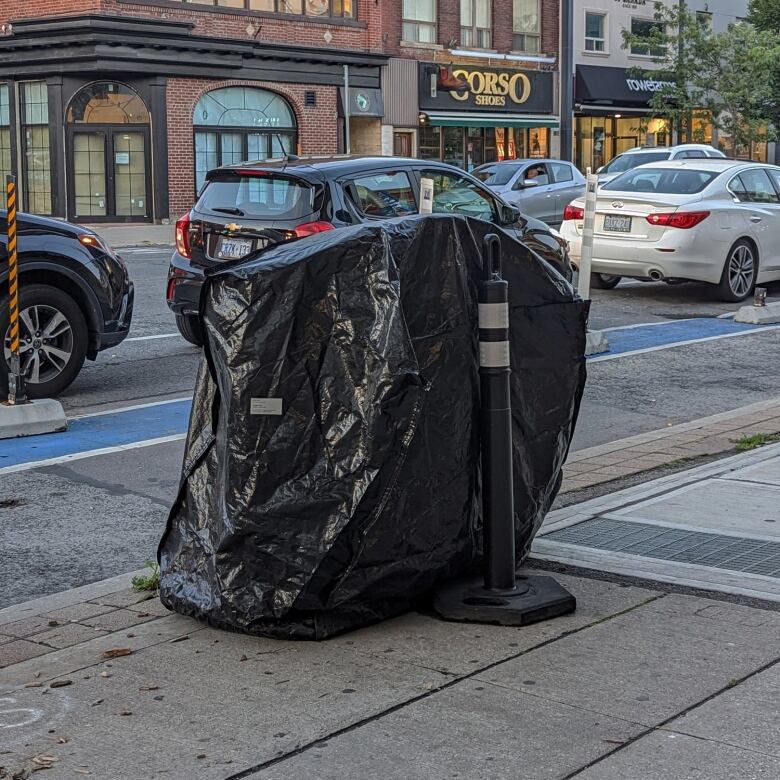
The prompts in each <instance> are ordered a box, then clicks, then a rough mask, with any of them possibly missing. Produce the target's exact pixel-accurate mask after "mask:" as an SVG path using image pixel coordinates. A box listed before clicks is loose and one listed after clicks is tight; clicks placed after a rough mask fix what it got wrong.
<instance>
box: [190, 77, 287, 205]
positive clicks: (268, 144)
mask: <svg viewBox="0 0 780 780" xmlns="http://www.w3.org/2000/svg"><path fill="white" fill-rule="evenodd" d="M192 123H193V125H194V127H195V189H196V190H200V188H201V186H202V185H203V182H204V181H205V178H206V173H207V172H208V171H209V170H211V169H212V168H216V167H218V166H220V165H230V164H233V163H239V162H242V161H243V160H262V159H266V158H269V157H281V156H283V155H284V154H289V153H291V152H292V151H293V150H294V149H295V139H296V122H295V116H294V115H293V112H292V109H291V108H290V106H289V104H288V103H287V101H286V100H285V99H284V98H283V97H282V96H281V95H277V94H275V93H274V92H269V91H268V90H265V89H253V88H250V87H227V88H225V89H217V90H214V91H213V92H207V93H206V94H205V95H203V97H201V99H200V100H199V101H198V103H197V105H196V106H195V111H194V112H193V116H192Z"/></svg>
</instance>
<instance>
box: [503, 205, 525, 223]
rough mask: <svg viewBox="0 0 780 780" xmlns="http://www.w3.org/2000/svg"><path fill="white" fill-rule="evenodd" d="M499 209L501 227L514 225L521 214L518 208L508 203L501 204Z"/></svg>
mask: <svg viewBox="0 0 780 780" xmlns="http://www.w3.org/2000/svg"><path fill="white" fill-rule="evenodd" d="M500 208H501V224H502V225H506V226H509V225H514V224H515V223H516V222H517V220H518V219H520V214H521V212H520V209H519V208H517V207H515V206H510V205H509V204H508V203H502V204H501V206H500Z"/></svg>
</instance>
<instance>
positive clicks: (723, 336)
mask: <svg viewBox="0 0 780 780" xmlns="http://www.w3.org/2000/svg"><path fill="white" fill-rule="evenodd" d="M778 328H780V325H762V326H761V327H760V328H751V329H750V330H741V331H739V333H721V334H720V335H719V336H706V337H705V338H700V339H689V340H688V341H675V342H672V343H671V344H658V345H656V346H654V347H643V348H642V349H632V350H630V351H629V352H617V353H615V354H614V355H602V356H601V357H594V358H589V359H588V363H602V362H603V361H605V360H617V359H618V358H624V357H630V356H631V355H642V354H643V353H645V352H659V351H660V350H662V349H672V348H673V347H685V346H687V345H688V344H701V343H703V342H705V341H717V340H718V339H733V338H736V337H737V336H749V335H750V334H751V333H766V332H767V331H769V330H777V329H778Z"/></svg>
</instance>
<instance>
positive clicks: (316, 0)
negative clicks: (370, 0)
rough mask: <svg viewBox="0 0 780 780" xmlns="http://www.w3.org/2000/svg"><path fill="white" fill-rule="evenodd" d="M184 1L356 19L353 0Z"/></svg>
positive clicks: (182, 0) (272, 11) (298, 14)
mask: <svg viewBox="0 0 780 780" xmlns="http://www.w3.org/2000/svg"><path fill="white" fill-rule="evenodd" d="M180 2H183V3H194V4H197V5H210V6H219V7H220V8H239V9H245V10H247V11H266V12H268V13H272V14H294V15H296V16H301V15H303V16H315V17H316V16H320V17H327V16H334V17H343V18H347V19H354V17H355V12H354V3H353V0H180Z"/></svg>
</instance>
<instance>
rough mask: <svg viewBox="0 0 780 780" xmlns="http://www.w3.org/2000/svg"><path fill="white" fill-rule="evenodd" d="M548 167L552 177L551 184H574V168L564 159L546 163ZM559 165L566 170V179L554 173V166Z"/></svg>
mask: <svg viewBox="0 0 780 780" xmlns="http://www.w3.org/2000/svg"><path fill="white" fill-rule="evenodd" d="M547 165H548V167H549V169H550V176H551V178H552V180H553V181H552V184H568V183H569V182H571V185H572V186H574V169H573V166H572V165H571V164H570V163H568V162H566V161H565V160H558V161H555V162H551V163H547ZM556 166H557V167H560V168H563V169H564V170H566V172H567V173H568V174H569V178H568V179H558V175H557V174H556V173H555V168H556Z"/></svg>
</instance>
